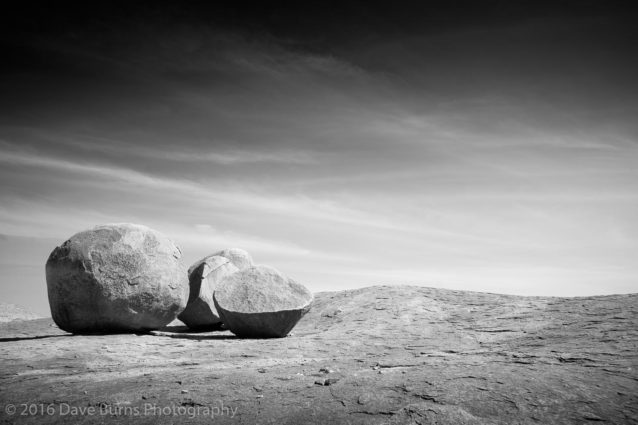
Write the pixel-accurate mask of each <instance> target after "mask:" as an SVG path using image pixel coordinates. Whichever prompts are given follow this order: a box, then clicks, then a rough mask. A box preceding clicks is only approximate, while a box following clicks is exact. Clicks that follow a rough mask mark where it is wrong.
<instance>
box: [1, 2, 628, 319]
mask: <svg viewBox="0 0 638 425" xmlns="http://www.w3.org/2000/svg"><path fill="white" fill-rule="evenodd" d="M131 3H133V4H131ZM3 15H4V16H3V18H2V19H3V20H4V22H2V26H1V27H2V29H0V34H1V43H0V47H1V51H2V57H1V59H0V181H1V186H0V301H2V302H9V303H17V304H21V305H23V306H25V307H27V308H31V309H32V310H34V311H36V312H38V313H40V314H48V313H49V309H48V302H47V295H46V280H45V276H44V265H45V263H46V260H47V258H48V255H49V253H50V252H51V251H52V250H53V248H55V246H57V245H59V244H61V243H62V242H64V241H65V240H66V239H68V238H69V237H71V236H72V235H73V234H75V233H77V232H79V231H82V230H85V229H88V228H91V227H93V226H95V225H98V224H103V223H112V222H133V223H140V224H145V225H147V226H149V227H152V228H154V229H156V230H159V231H161V232H163V233H164V234H166V235H167V236H169V237H170V238H171V239H173V240H174V241H175V242H176V243H177V244H178V245H179V246H180V247H181V249H182V251H183V253H184V258H185V262H186V265H190V263H192V262H194V261H196V260H197V259H199V258H201V257H203V256H205V255H207V254H210V253H212V252H215V251H217V250H219V249H222V248H226V247H240V248H244V249H246V250H248V251H249V252H250V253H251V254H252V255H253V257H254V259H255V261H256V262H257V263H262V264H269V265H272V266H274V267H276V268H278V269H279V270H281V271H282V272H284V273H285V274H287V275H289V276H291V277H293V278H294V279H296V280H298V281H299V282H301V283H304V284H305V285H306V286H308V288H310V289H311V290H312V291H324V290H343V289H350V288H357V287H364V286H370V285H378V284H413V285H424V286H432V287H440V288H451V289H460V290H471V291H485V292H497V293H507V294H519V295H543V296H581V295H602V294H612V293H630V292H638V279H637V277H636V276H638V261H637V260H638V220H636V217H638V123H637V118H638V96H637V94H638V59H637V58H638V51H637V50H638V47H637V46H638V37H637V31H636V29H635V28H634V27H635V16H634V15H632V14H631V13H629V9H627V8H625V7H624V4H623V3H621V2H614V1H591V0H585V1H566V0H563V1H559V2H547V3H543V2H524V1H515V2H512V1H508V2H506V1H496V0H485V1H474V2H471V1H465V2H459V1H446V2H443V1H430V2H428V1H424V2H404V3H402V2H391V3H386V4H385V5H378V4H376V3H373V2H364V1H345V2H329V1H324V2H314V1H308V2H296V3H294V2H291V3H286V2H274V3H269V4H268V5H266V4H265V3H263V4H262V5H260V6H258V7H254V6H253V7H250V6H249V5H248V4H247V3H243V2H232V3H231V2H208V3H206V2H182V4H181V5H180V4H179V3H178V2H104V3H102V2H85V3H78V4H71V3H65V2H48V3H44V2H34V1H25V2H21V3H20V4H19V5H17V4H16V5H14V9H12V10H9V11H8V12H7V13H4V14H3Z"/></svg>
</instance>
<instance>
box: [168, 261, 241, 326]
mask: <svg viewBox="0 0 638 425" xmlns="http://www.w3.org/2000/svg"><path fill="white" fill-rule="evenodd" d="M237 271H239V269H238V268H237V267H235V265H234V264H233V263H232V262H231V261H230V260H229V259H228V258H224V257H221V256H219V255H211V256H208V257H206V258H203V259H202V260H200V261H198V262H196V263H195V264H193V265H192V266H191V267H190V268H189V269H188V280H189V285H190V295H189V298H188V305H187V306H186V309H184V311H183V312H182V313H181V314H180V315H179V316H178V319H179V320H181V321H182V322H184V323H185V324H186V325H187V326H188V327H189V328H192V329H197V328H211V327H216V326H219V325H220V324H221V322H222V320H221V319H220V318H219V313H217V309H216V308H215V304H214V302H213V292H214V291H215V288H216V287H217V284H218V283H219V282H220V281H221V280H222V279H223V278H225V277H226V276H228V275H230V274H232V273H235V272H237Z"/></svg>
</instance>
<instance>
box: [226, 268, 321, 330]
mask: <svg viewBox="0 0 638 425" xmlns="http://www.w3.org/2000/svg"><path fill="white" fill-rule="evenodd" d="M213 299H214V301H215V307H216V308H217V311H218V312H219V314H220V316H221V318H222V322H223V323H224V325H225V326H227V327H228V328H229V329H230V330H231V331H232V332H233V333H234V334H235V335H238V336H241V337H254V338H272V337H276V338H281V337H284V336H286V335H288V333H289V332H290V331H291V330H292V328H293V327H294V326H295V325H296V324H297V322H298V321H299V320H300V319H301V318H302V317H303V315H304V314H306V313H307V312H308V310H309V309H310V306H311V305H312V299H313V296H312V293H311V292H310V291H308V289H306V287H304V286H303V285H301V284H300V283H297V282H295V281H294V280H292V279H290V278H288V277H286V276H284V275H283V274H281V273H280V272H279V271H277V270H276V269H274V268H272V267H268V266H253V267H248V268H246V269H244V270H241V271H239V272H237V273H234V274H232V275H229V276H227V277H226V278H225V279H224V280H222V281H221V282H220V283H219V284H218V285H217V288H216V289H215V293H214V294H213Z"/></svg>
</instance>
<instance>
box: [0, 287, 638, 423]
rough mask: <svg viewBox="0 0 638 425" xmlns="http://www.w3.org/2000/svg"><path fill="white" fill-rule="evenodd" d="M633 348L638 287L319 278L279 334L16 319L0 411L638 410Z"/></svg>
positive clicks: (321, 418)
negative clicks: (334, 283) (609, 290)
mask: <svg viewBox="0 0 638 425" xmlns="http://www.w3.org/2000/svg"><path fill="white" fill-rule="evenodd" d="M637 346H638V294H634V295H610V296H599V297H583V298H550V297H518V296H511V295H496V294H482V293H476V292H464V291H450V290H444V289H434V288H417V287H406V286H393V287H387V286H385V287H372V288H363V289H357V290H351V291H344V292H324V293H319V294H316V295H315V300H314V302H313V306H312V309H311V310H310V311H309V312H308V314H306V315H305V316H304V317H303V318H302V319H301V320H300V321H299V323H298V324H297V326H295V329H294V330H293V333H292V334H291V335H289V336H288V338H283V339H242V338H238V337H236V336H235V335H233V334H231V333H230V332H229V331H219V332H205V333H188V331H187V330H186V328H185V327H182V328H165V329H163V330H161V331H153V332H152V333H151V334H118V335H76V336H72V335H69V334H66V333H64V332H62V331H61V330H60V329H59V328H58V327H56V326H55V325H54V324H53V322H52V321H51V319H39V320H31V321H13V322H8V323H1V324H0V364H2V368H0V423H8V424H9V423H17V424H36V423H49V424H50V423H60V424H62V423H70V422H71V423H83V424H102V423H112V422H113V423H122V424H140V423H141V424H173V423H196V424H211V423H213V424H291V425H294V424H349V425H358V424H362V425H363V424H366V425H367V424H372V425H375V424H454V425H456V424H497V425H507V424H588V423H600V424H637V423H638V368H637V367H636V365H638V350H637V349H636V348H637ZM9 404H13V405H14V406H16V407H17V409H18V410H17V412H16V413H15V414H13V415H9V414H8V413H7V412H6V407H7V406H8V405H9ZM22 404H28V405H35V406H36V408H37V409H39V406H40V405H44V411H45V413H46V411H47V408H48V407H49V406H50V407H51V408H50V409H49V410H50V412H51V414H46V415H42V414H39V412H40V411H39V410H38V411H37V412H35V413H38V414H31V415H29V414H28V410H27V412H26V413H27V414H25V415H21V414H20V413H21V412H22V411H23V410H24V407H23V406H22ZM89 407H93V412H92V413H91V412H90V411H87V408H89ZM71 409H75V410H74V412H75V416H71V415H70V414H69V412H70V411H71ZM80 409H83V410H80ZM134 409H136V410H134ZM157 409H166V410H165V411H164V413H166V412H167V411H168V413H167V414H161V412H160V411H158V410H157ZM180 409H181V410H180ZM173 412H176V413H175V415H174V414H173ZM61 413H66V415H62V414H61ZM102 413H103V414H102ZM136 413H138V414H136Z"/></svg>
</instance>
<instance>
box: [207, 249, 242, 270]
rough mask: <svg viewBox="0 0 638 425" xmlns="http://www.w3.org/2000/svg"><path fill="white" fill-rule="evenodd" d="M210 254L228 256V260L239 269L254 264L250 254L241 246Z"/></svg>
mask: <svg viewBox="0 0 638 425" xmlns="http://www.w3.org/2000/svg"><path fill="white" fill-rule="evenodd" d="M212 255H218V256H220V257H224V258H228V259H229V260H230V262H231V263H233V264H234V265H235V267H237V268H238V269H239V270H243V269H245V268H247V267H250V266H252V265H254V263H253V258H252V257H251V256H250V254H249V253H248V252H246V251H244V250H243V249H241V248H226V249H222V250H221V251H218V252H216V253H214V254H212ZM207 258H208V257H207ZM201 261H203V260H201ZM196 264H197V263H196Z"/></svg>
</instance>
